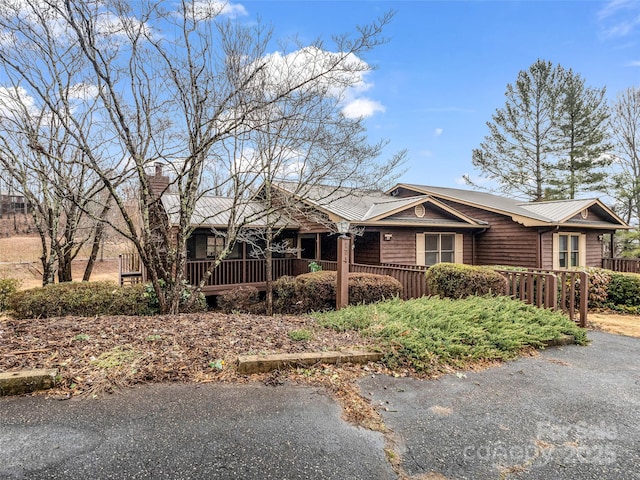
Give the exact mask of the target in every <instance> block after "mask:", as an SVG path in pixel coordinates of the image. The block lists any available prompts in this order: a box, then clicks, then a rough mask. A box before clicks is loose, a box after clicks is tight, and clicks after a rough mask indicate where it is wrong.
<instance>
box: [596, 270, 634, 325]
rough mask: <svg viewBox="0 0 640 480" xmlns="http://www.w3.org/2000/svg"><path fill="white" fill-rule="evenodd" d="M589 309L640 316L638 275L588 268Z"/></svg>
mask: <svg viewBox="0 0 640 480" xmlns="http://www.w3.org/2000/svg"><path fill="white" fill-rule="evenodd" d="M588 273H589V308H608V309H611V310H615V311H619V312H623V313H631V314H640V275H638V274H637V273H625V272H614V271H612V270H605V269H602V268H590V269H589V270H588Z"/></svg>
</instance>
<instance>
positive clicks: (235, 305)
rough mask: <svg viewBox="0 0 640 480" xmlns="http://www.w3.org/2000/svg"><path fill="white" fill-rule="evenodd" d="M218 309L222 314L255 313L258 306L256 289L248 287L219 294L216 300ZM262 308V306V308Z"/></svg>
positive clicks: (258, 300)
mask: <svg viewBox="0 0 640 480" xmlns="http://www.w3.org/2000/svg"><path fill="white" fill-rule="evenodd" d="M216 304H217V305H218V308H220V310H222V311H223V312H224V313H233V312H246V313H257V310H259V309H260V308H259V305H260V295H259V294H258V289H257V288H256V287H252V286H250V285H248V286H243V287H237V288H234V289H233V290H226V291H224V292H220V295H218V298H217V299H216ZM262 308H264V306H262Z"/></svg>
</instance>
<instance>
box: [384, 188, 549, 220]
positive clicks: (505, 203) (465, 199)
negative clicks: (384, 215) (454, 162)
mask: <svg viewBox="0 0 640 480" xmlns="http://www.w3.org/2000/svg"><path fill="white" fill-rule="evenodd" d="M399 186H404V187H406V188H409V189H412V190H416V191H419V192H421V193H425V194H433V195H435V196H436V197H444V198H448V199H450V200H454V201H456V200H458V201H460V202H461V203H464V204H472V205H476V206H478V207H480V208H484V209H487V208H488V209H491V210H497V211H500V212H503V213H508V214H511V215H520V216H524V217H529V218H533V219H535V220H540V221H542V222H547V221H548V220H549V219H548V218H546V217H544V216H542V215H538V214H537V213H536V212H532V211H529V210H527V209H525V208H523V205H526V204H525V203H523V202H522V201H521V200H514V199H512V198H507V197H501V196H499V195H494V194H492V193H487V192H478V191H476V190H463V189H461V188H449V187H432V186H426V185H415V184H407V183H403V184H401V185H399ZM395 188H397V187H394V189H393V190H395Z"/></svg>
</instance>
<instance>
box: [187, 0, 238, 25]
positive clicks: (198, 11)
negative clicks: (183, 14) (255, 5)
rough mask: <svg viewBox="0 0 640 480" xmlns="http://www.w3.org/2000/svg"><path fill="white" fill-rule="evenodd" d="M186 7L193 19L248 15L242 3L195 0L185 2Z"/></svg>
mask: <svg viewBox="0 0 640 480" xmlns="http://www.w3.org/2000/svg"><path fill="white" fill-rule="evenodd" d="M187 8H188V9H189V10H190V11H189V13H190V14H191V16H192V18H193V19H195V20H213V19H214V18H216V17H217V16H219V15H226V16H228V17H231V18H237V17H244V16H246V15H248V13H247V9H246V8H245V7H244V5H242V4H240V3H232V2H221V1H218V0H196V1H194V2H191V3H190V4H187Z"/></svg>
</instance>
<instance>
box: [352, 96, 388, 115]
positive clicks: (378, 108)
mask: <svg viewBox="0 0 640 480" xmlns="http://www.w3.org/2000/svg"><path fill="white" fill-rule="evenodd" d="M384 111H385V108H384V106H383V105H382V104H381V103H380V102H377V101H375V100H371V99H369V98H364V97H363V98H356V99H354V100H352V101H350V102H349V103H347V104H346V105H345V106H344V107H343V108H342V114H343V115H344V116H345V117H347V118H352V119H357V118H367V117H370V116H372V115H373V114H375V113H376V112H384Z"/></svg>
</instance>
